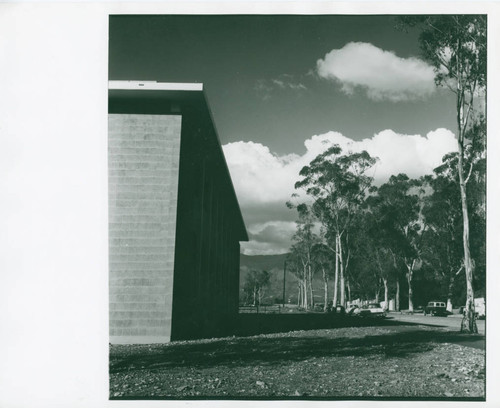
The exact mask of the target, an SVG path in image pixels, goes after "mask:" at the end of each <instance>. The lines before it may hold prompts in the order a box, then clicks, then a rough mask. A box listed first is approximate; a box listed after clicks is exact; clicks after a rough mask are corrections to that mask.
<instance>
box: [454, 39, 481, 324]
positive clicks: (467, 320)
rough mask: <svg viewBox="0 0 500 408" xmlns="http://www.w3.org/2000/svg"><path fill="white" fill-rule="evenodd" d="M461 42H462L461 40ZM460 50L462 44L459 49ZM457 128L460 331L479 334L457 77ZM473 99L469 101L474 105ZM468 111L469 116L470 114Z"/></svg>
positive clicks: (464, 120)
mask: <svg viewBox="0 0 500 408" xmlns="http://www.w3.org/2000/svg"><path fill="white" fill-rule="evenodd" d="M459 41H460V40H459ZM457 49H460V42H459V43H458V48H457ZM456 64H457V67H456V68H457V71H456V72H457V73H459V72H461V71H460V60H459V56H458V54H457V55H456ZM456 79H457V126H458V181H459V185H460V199H461V201H462V221H463V246H464V267H465V281H466V285H467V301H466V303H465V313H464V317H463V319H462V324H461V328H460V331H462V332H464V333H477V325H476V317H475V310H474V288H473V286H472V274H473V265H472V259H471V255H470V249H469V210H468V208H467V188H466V181H465V177H464V161H463V159H464V145H465V131H466V130H467V129H466V126H467V121H468V117H466V116H464V114H465V112H464V105H465V103H466V101H465V89H463V88H464V86H463V84H462V78H461V77H460V75H457V78H456ZM472 97H473V94H472V96H471V100H470V101H469V102H470V104H471V105H472ZM469 112H470V110H469V111H468V113H467V115H468V114H469Z"/></svg>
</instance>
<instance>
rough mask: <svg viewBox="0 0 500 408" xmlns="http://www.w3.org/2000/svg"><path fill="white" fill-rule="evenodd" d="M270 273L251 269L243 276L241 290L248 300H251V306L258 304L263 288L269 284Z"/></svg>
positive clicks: (262, 295) (260, 300)
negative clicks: (243, 281)
mask: <svg viewBox="0 0 500 408" xmlns="http://www.w3.org/2000/svg"><path fill="white" fill-rule="evenodd" d="M270 277H271V275H270V273H269V272H268V271H265V270H257V269H252V270H251V271H250V272H249V273H248V274H247V275H246V278H245V284H244V286H243V290H244V292H245V294H246V295H247V302H248V300H250V299H251V300H252V303H253V306H258V305H260V303H261V302H262V298H263V297H264V293H265V288H266V286H268V285H269V280H270Z"/></svg>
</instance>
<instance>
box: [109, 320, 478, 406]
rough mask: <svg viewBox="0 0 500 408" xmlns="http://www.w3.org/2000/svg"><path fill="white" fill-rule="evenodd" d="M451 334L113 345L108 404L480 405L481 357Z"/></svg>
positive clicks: (351, 331) (328, 333) (338, 334)
mask: <svg viewBox="0 0 500 408" xmlns="http://www.w3.org/2000/svg"><path fill="white" fill-rule="evenodd" d="M457 336H461V335H459V334H457V333H455V332H449V331H445V330H439V329H436V328H432V327H428V326H421V325H418V326H411V327H408V328H406V330H403V331H401V329H399V330H397V331H396V330H394V329H393V328H390V327H389V328H385V327H353V328H339V329H324V330H308V331H295V332H289V333H279V334H267V335H259V336H252V337H232V338H224V339H209V340H196V341H183V342H172V343H169V344H161V345H132V346H129V345H127V346H124V345H112V346H110V398H111V399H127V398H134V399H135V398H153V399H156V398H157V399H163V398H169V399H203V398H215V399H244V398H255V399H260V398H262V399H315V398H324V399H329V398H330V399H339V398H343V399H364V398H388V399H399V398H415V399H419V398H421V399H428V398H430V399H442V398H444V399H484V397H485V352H484V350H479V349H475V348H470V347H465V346H463V345H458V344H454V343H452V341H455V340H456V339H457ZM462 336H463V335H462ZM464 338H465V337H464Z"/></svg>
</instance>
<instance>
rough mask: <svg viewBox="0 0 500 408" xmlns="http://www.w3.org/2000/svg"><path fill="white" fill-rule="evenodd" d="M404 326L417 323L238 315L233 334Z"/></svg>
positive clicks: (332, 316)
mask: <svg viewBox="0 0 500 408" xmlns="http://www.w3.org/2000/svg"><path fill="white" fill-rule="evenodd" d="M401 324H404V325H405V326H411V325H418V323H407V322H405V323H401V322H398V321H396V320H393V319H391V318H373V317H365V318H363V317H357V316H348V315H346V316H342V315H335V314H324V313H317V314H290V315H286V314H240V315H239V316H238V321H237V325H236V328H235V329H234V332H233V333H234V334H236V335H237V336H252V335H257V334H265V333H283V332H288V331H292V330H314V329H332V328H341V327H367V326H370V327H371V326H393V325H394V326H399V325H401Z"/></svg>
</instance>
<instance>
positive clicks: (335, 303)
mask: <svg viewBox="0 0 500 408" xmlns="http://www.w3.org/2000/svg"><path fill="white" fill-rule="evenodd" d="M338 285H339V236H338V234H337V235H336V236H335V279H334V283H333V307H336V306H337V293H338V292H337V290H338Z"/></svg>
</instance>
